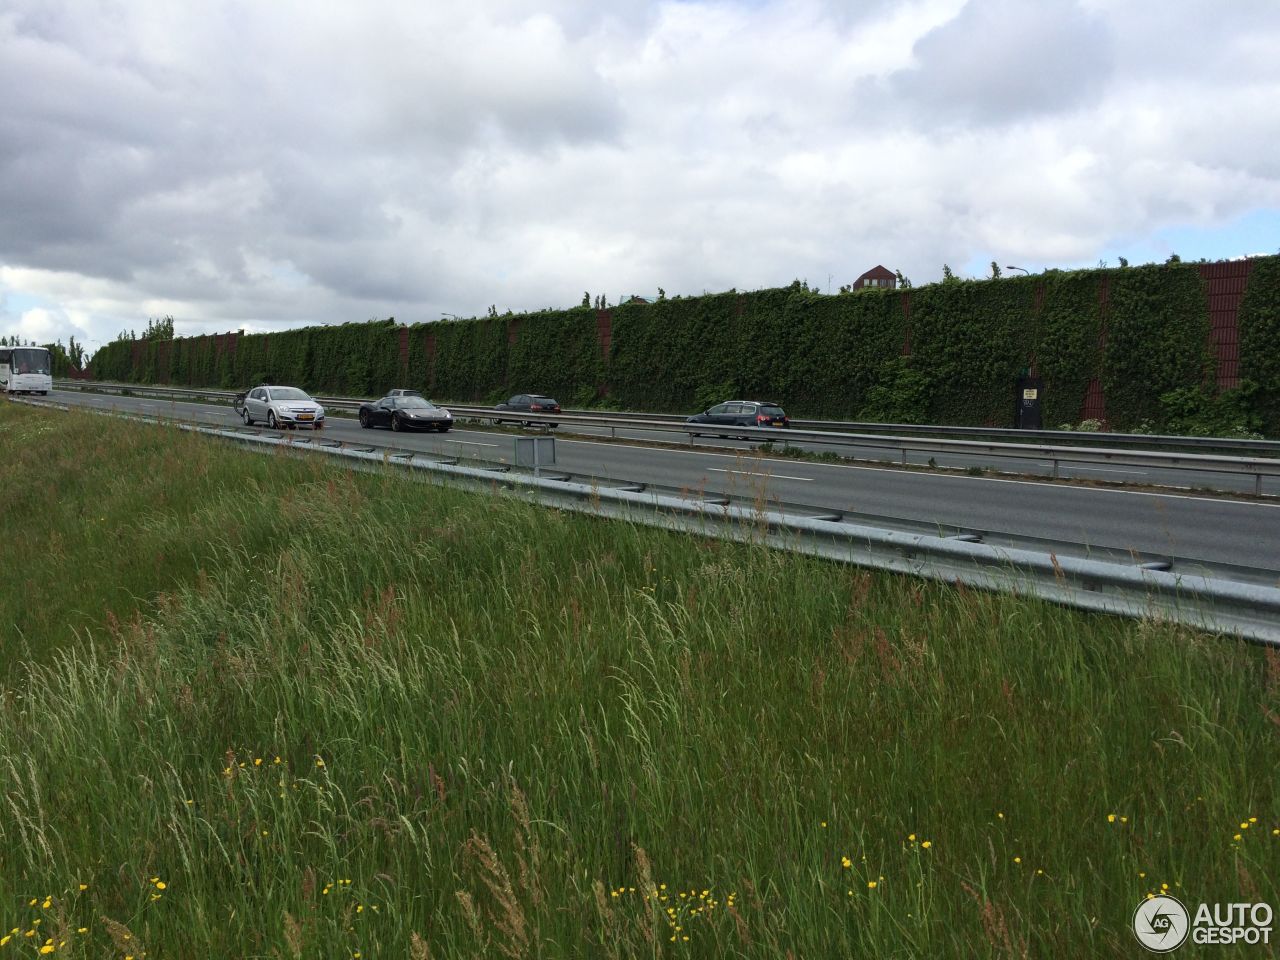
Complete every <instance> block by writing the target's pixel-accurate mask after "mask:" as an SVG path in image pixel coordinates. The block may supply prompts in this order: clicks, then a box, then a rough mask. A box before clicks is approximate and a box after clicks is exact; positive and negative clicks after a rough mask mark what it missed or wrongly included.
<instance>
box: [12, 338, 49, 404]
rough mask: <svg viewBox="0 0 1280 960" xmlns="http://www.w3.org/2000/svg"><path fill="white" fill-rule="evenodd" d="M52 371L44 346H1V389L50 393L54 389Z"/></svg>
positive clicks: (15, 391) (17, 391)
mask: <svg viewBox="0 0 1280 960" xmlns="http://www.w3.org/2000/svg"><path fill="white" fill-rule="evenodd" d="M52 372H53V368H52V367H50V365H49V351H48V350H46V349H45V348H44V347H0V391H4V392H5V393H48V392H49V391H50V390H52V389H53V376H52Z"/></svg>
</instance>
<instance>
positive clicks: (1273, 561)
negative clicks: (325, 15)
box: [50, 391, 1280, 584]
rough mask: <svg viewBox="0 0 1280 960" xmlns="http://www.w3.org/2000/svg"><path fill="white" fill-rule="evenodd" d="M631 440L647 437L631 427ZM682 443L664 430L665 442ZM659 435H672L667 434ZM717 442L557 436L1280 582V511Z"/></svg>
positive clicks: (630, 462)
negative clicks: (794, 456)
mask: <svg viewBox="0 0 1280 960" xmlns="http://www.w3.org/2000/svg"><path fill="white" fill-rule="evenodd" d="M50 399H51V400H56V401H57V402H60V403H65V404H68V405H71V406H90V407H96V408H99V409H108V410H110V409H114V410H119V411H122V412H133V413H143V414H150V415H155V416H166V417H173V418H177V419H182V420H189V421H193V422H200V423H208V424H217V425H219V426H223V427H235V426H242V425H241V424H240V421H239V418H238V417H236V415H235V414H234V412H233V411H232V410H231V408H230V407H225V406H218V405H213V404H201V403H183V402H175V401H171V400H158V399H147V398H142V397H119V396H110V395H102V394H91V393H79V392H75V391H55V393H53V394H51V395H50ZM624 432H635V433H641V431H619V433H620V434H621V433H624ZM307 435H309V434H308V432H307V431H302V432H301V436H307ZM519 435H528V433H527V432H525V433H523V434H522V433H521V431H518V430H514V429H502V430H490V429H468V428H459V427H455V428H454V429H453V430H452V431H451V432H449V433H448V434H438V433H422V434H417V433H403V432H401V433H393V432H391V431H389V430H364V429H361V428H360V426H359V424H357V423H356V422H355V421H354V420H349V419H345V418H342V417H333V416H330V418H329V420H328V423H327V425H326V427H325V429H324V431H323V432H321V433H319V434H318V436H320V437H324V438H327V439H335V440H343V441H348V442H362V443H364V444H366V445H369V446H378V447H390V448H396V449H401V450H414V451H419V452H432V453H438V454H441V455H445V456H451V457H462V458H464V459H470V458H476V459H481V460H488V461H507V462H510V461H511V460H512V459H513V449H514V438H515V437H516V436H519ZM671 437H672V435H671V434H669V433H668V434H666V435H665V439H668V440H670V439H671ZM647 439H649V440H650V441H652V440H654V439H663V435H662V434H660V433H659V434H655V435H653V436H651V437H648V438H647ZM702 442H705V443H707V444H708V445H709V446H710V445H712V444H713V442H712V441H710V440H707V441H700V443H702ZM716 446H717V448H716V449H705V448H702V447H701V446H699V447H695V448H692V449H691V448H690V447H689V445H688V443H687V441H681V442H672V443H668V444H660V445H654V446H643V445H639V444H628V443H619V442H610V441H605V440H592V439H590V438H588V437H576V438H573V439H570V438H568V437H563V436H558V437H557V440H556V460H557V462H556V466H555V470H556V471H558V472H561V473H567V474H571V475H573V476H574V477H575V478H595V479H599V480H601V481H604V482H610V481H614V482H639V483H646V484H649V485H651V486H654V487H660V488H664V489H667V490H677V491H681V490H682V491H693V492H702V493H705V494H707V495H727V496H731V497H735V498H742V499H746V500H749V501H754V502H758V503H764V504H774V503H781V504H785V505H789V506H803V507H807V508H811V509H812V511H813V512H819V511H824V510H830V511H838V512H840V513H843V514H845V515H846V517H847V518H848V519H850V520H852V521H855V522H858V521H867V522H873V521H874V522H878V523H881V524H882V525H885V526H891V527H896V528H899V529H909V530H917V531H922V532H923V531H928V532H935V533H936V532H941V533H944V534H950V533H954V532H972V533H977V534H980V535H982V536H983V537H984V539H985V540H986V542H988V543H993V544H1003V545H1021V546H1033V545H1043V546H1047V547H1048V548H1050V549H1057V550H1058V551H1059V552H1060V553H1062V554H1064V555H1083V554H1086V553H1093V554H1095V555H1101V556H1108V557H1115V556H1117V555H1125V554H1128V555H1132V556H1133V557H1134V558H1135V560H1144V561H1145V560H1150V559H1157V558H1174V559H1175V560H1176V562H1175V565H1174V567H1173V569H1174V571H1175V572H1177V571H1183V572H1201V571H1202V570H1208V571H1209V572H1212V573H1218V574H1220V575H1230V576H1235V577H1240V578H1243V579H1249V580H1254V581H1259V582H1266V583H1272V584H1280V503H1267V502H1256V501H1245V500H1233V499H1230V498H1229V497H1219V496H1214V497H1207V496H1198V495H1194V494H1191V493H1183V492H1175V491H1169V492H1149V491H1130V490H1116V489H1107V488H1098V487H1091V486H1087V485H1075V484H1062V483H1044V482H1039V481H1035V480H1019V479H1013V478H1007V477H988V476H983V477H974V476H966V475H962V474H952V473H936V472H928V471H915V470H901V469H896V468H890V467H877V466H871V465H861V464H838V465H837V464H824V463H810V462H806V461H801V460H784V459H773V458H768V457H763V456H760V455H759V453H758V452H756V451H753V450H752V449H751V447H750V445H748V444H745V443H733V442H730V443H729V444H725V443H720V444H718V445H716ZM1029 462H1034V461H1029ZM1029 472H1030V471H1029ZM1065 472H1066V469H1065V468H1064V473H1065ZM1131 479H1134V480H1136V481H1137V482H1148V483H1149V482H1152V481H1151V479H1150V478H1139V477H1134V478H1131ZM1233 479H1235V478H1233ZM1181 482H1185V479H1182V481H1181ZM1249 483H1250V484H1252V480H1250V481H1249Z"/></svg>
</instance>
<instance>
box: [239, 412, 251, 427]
mask: <svg viewBox="0 0 1280 960" xmlns="http://www.w3.org/2000/svg"><path fill="white" fill-rule="evenodd" d="M240 416H241V417H242V418H243V419H244V425H245V426H246V427H252V426H253V417H251V416H249V408H248V407H245V408H244V409H243V410H241V411H240Z"/></svg>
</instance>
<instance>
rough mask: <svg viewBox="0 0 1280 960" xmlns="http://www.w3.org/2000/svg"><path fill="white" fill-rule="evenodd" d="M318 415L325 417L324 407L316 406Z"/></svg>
mask: <svg viewBox="0 0 1280 960" xmlns="http://www.w3.org/2000/svg"><path fill="white" fill-rule="evenodd" d="M316 416H317V417H323V416H324V407H316Z"/></svg>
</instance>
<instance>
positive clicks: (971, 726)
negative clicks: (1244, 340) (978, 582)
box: [0, 404, 1280, 960]
mask: <svg viewBox="0 0 1280 960" xmlns="http://www.w3.org/2000/svg"><path fill="white" fill-rule="evenodd" d="M0 505H2V507H3V510H2V511H0V513H2V514H3V517H4V523H3V531H4V533H3V536H4V549H3V563H4V567H3V576H2V577H0V618H2V619H0V624H3V629H4V644H3V663H2V664H0V666H2V668H3V677H4V687H3V692H2V693H0V789H2V790H3V797H2V798H0V808H2V809H3V813H2V814H0V925H2V928H0V935H4V934H9V931H11V930H13V929H16V930H17V931H18V932H17V933H16V934H12V935H11V939H10V940H9V941H8V942H7V943H6V944H5V945H4V946H3V947H0V960H2V958H3V956H4V955H5V953H6V952H8V953H13V954H16V955H19V956H35V955H37V951H38V950H39V948H40V946H42V945H44V944H45V943H46V940H49V939H50V938H52V939H51V943H50V945H51V946H53V947H54V948H55V951H54V952H55V953H56V954H57V955H59V956H73V957H103V956H117V957H123V956H127V955H132V956H141V955H142V952H143V951H144V950H145V951H146V955H147V956H150V957H157V958H158V957H190V958H205V957H231V956H263V957H285V958H289V957H298V956H306V957H355V956H357V955H358V956H361V957H397V958H398V957H415V958H417V957H426V956H431V957H454V956H464V957H465V956H499V955H505V956H511V957H523V956H528V957H534V956H547V957H558V956H565V957H569V956H575V957H576V956H600V957H630V956H655V957H667V956H670V957H677V956H686V955H688V956H700V957H711V956H717V957H718V956H752V957H778V956H783V955H786V954H787V952H788V951H790V952H791V953H792V954H793V955H794V956H797V957H820V956H872V955H874V956H901V957H906V956H957V957H959V956H973V955H987V956H1010V957H1021V956H1024V955H1027V954H1028V953H1029V954H1030V955H1039V956H1067V955H1071V956H1086V955H1124V956H1129V955H1132V954H1134V953H1135V952H1136V950H1137V948H1136V945H1135V944H1134V943H1133V940H1132V934H1131V933H1130V931H1129V926H1128V924H1129V919H1130V916H1131V915H1132V911H1133V909H1134V907H1135V906H1136V905H1137V903H1138V901H1139V898H1141V897H1142V896H1143V895H1144V894H1145V893H1147V892H1149V891H1158V890H1160V889H1162V887H1163V885H1164V884H1168V886H1169V890H1170V892H1173V893H1176V894H1177V895H1179V896H1180V897H1182V898H1183V899H1184V900H1190V901H1198V900H1200V899H1205V900H1209V901H1233V900H1268V901H1270V902H1271V903H1273V904H1278V903H1280V891H1278V890H1277V880H1276V878H1277V876H1278V875H1280V869H1277V867H1280V836H1276V835H1275V834H1276V832H1277V831H1278V830H1280V803H1278V799H1277V792H1276V779H1275V771H1276V770H1277V769H1280V737H1278V736H1277V733H1278V732H1280V728H1278V726H1277V716H1278V715H1280V661H1278V660H1277V659H1276V658H1274V657H1273V658H1271V659H1268V658H1267V657H1266V656H1265V655H1264V652H1263V651H1261V650H1259V649H1256V648H1249V647H1246V646H1243V645H1240V644H1236V643H1232V642H1229V641H1226V640H1222V639H1216V638H1207V637H1203V636H1199V635H1195V634H1191V633H1188V632H1185V631H1181V630H1174V629H1170V628H1167V627H1163V626H1157V625H1154V624H1143V623H1137V622H1131V621H1125V620H1119V619H1111V618H1105V617H1097V616H1089V615H1084V614H1079V613H1074V612H1070V611H1065V610H1060V609H1057V608H1053V607H1050V606H1047V605H1043V604H1040V603H1038V602H1034V601H1027V600H1020V599H1014V598H1011V597H1004V596H991V595H987V594H981V593H976V592H973V591H967V590H962V589H955V588H950V587H946V586H942V585H936V584H929V583H922V582H916V581H913V580H910V579H905V578H899V577H892V576H887V575H878V574H874V573H867V572H863V571H859V570H857V569H854V568H850V567H844V566H839V565H835V564H828V563H824V562H820V561H817V560H813V559H807V558H802V557H793V556H786V555H782V554H778V553H773V552H769V551H767V550H764V549H760V548H757V547H753V546H750V545H731V544H724V543H718V542H704V541H699V540H696V539H693V538H689V537H684V536H677V535H672V534H667V533H663V532H660V531H653V530H648V529H640V528H635V527H632V526H629V525H626V524H623V523H615V522H606V521H599V520H595V519H592V518H588V517H582V516H576V515H566V514H561V513H558V512H554V511H550V510H545V509H539V508H534V507H530V506H525V505H521V504H518V503H514V502H510V501H505V500H500V499H489V498H485V497H477V496H470V495H466V494H462V493H459V492H456V491H450V490H447V489H441V488H437V487H433V486H430V485H423V484H419V483H414V482H411V481H408V480H406V479H404V478H401V477H398V476H390V475H385V476H384V475H369V474H356V473H351V472H348V471H346V470H344V469H342V468H341V467H338V466H334V465H331V464H328V463H324V462H321V461H320V460H318V459H308V460H298V459H290V458H287V457H283V456H261V455H255V454H251V453H247V452H242V451H239V450H236V449H232V448H229V447H226V446H221V445H218V444H216V443H213V442H210V441H207V440H203V439H200V438H196V437H191V436H188V435H185V434H181V433H179V432H177V431H174V430H169V429H163V428H155V427H144V426H139V425H133V424H127V423H116V422H111V421H106V420H104V419H102V418H100V417H95V416H89V415H85V414H77V413H72V414H63V413H55V412H50V411H39V410H33V409H29V408H25V407H19V406H16V405H10V404H3V405H0ZM1253 818H1256V820H1254V819H1253ZM1242 824H1248V826H1247V827H1244V826H1242ZM686 938H687V939H686ZM1224 953H1225V948H1224Z"/></svg>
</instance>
